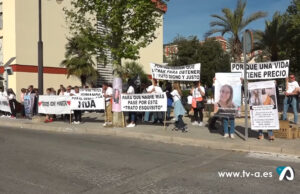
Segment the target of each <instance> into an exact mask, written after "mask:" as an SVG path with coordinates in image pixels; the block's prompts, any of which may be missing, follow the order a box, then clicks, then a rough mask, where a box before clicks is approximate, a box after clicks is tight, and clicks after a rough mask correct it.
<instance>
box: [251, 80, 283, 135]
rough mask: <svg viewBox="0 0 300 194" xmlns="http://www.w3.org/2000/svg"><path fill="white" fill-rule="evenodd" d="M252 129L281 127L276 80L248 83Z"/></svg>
mask: <svg viewBox="0 0 300 194" xmlns="http://www.w3.org/2000/svg"><path fill="white" fill-rule="evenodd" d="M248 90H249V105H250V117H251V129H252V130H263V129H272V130H274V129H279V119H278V109H277V96H276V88H275V81H274V80H272V81H261V82H252V83H249V84H248Z"/></svg>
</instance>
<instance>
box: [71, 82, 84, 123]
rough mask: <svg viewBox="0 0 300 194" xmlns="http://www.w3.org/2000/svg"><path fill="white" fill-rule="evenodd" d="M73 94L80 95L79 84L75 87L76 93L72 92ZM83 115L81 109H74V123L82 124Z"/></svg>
mask: <svg viewBox="0 0 300 194" xmlns="http://www.w3.org/2000/svg"><path fill="white" fill-rule="evenodd" d="M71 96H80V93H79V87H78V86H75V87H74V93H72V94H71ZM81 116H82V112H81V110H74V117H75V119H74V121H73V124H80V123H81Z"/></svg>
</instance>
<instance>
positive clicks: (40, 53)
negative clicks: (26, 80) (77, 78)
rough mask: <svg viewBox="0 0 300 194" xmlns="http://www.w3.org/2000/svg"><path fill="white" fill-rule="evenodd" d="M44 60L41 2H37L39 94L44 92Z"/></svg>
mask: <svg viewBox="0 0 300 194" xmlns="http://www.w3.org/2000/svg"><path fill="white" fill-rule="evenodd" d="M43 70H44V60H43V40H42V0H39V41H38V89H39V94H40V95H42V94H43V92H44V74H43Z"/></svg>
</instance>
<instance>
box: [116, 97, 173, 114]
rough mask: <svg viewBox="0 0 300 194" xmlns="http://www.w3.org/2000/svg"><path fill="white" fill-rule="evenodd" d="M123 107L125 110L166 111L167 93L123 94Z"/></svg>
mask: <svg viewBox="0 0 300 194" xmlns="http://www.w3.org/2000/svg"><path fill="white" fill-rule="evenodd" d="M121 101H122V103H121V107H122V111H125V112H145V111H146V112H166V111H167V95H166V93H160V94H155V93H152V94H121Z"/></svg>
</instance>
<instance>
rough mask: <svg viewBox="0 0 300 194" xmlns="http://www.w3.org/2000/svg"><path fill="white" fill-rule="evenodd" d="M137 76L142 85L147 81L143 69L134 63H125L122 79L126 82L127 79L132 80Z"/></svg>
mask: <svg viewBox="0 0 300 194" xmlns="http://www.w3.org/2000/svg"><path fill="white" fill-rule="evenodd" d="M136 76H139V77H140V79H141V82H142V83H145V84H146V83H147V82H148V81H149V79H148V76H147V74H146V73H145V71H144V69H143V67H142V66H141V65H140V64H138V63H136V62H126V63H125V65H124V66H123V68H122V79H123V80H127V79H128V78H134V77H136Z"/></svg>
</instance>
